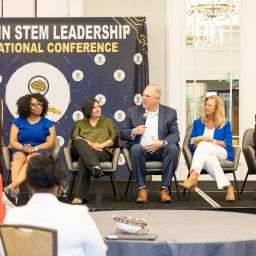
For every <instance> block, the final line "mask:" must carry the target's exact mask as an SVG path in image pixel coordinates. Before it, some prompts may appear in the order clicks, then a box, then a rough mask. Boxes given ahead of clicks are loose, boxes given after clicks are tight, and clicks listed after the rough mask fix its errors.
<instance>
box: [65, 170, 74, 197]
mask: <svg viewBox="0 0 256 256" xmlns="http://www.w3.org/2000/svg"><path fill="white" fill-rule="evenodd" d="M75 178H76V172H72V174H71V179H70V183H69V191H68V197H67V198H68V199H70V198H71V196H72V191H73V187H74V183H75Z"/></svg>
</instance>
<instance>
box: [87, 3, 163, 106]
mask: <svg viewBox="0 0 256 256" xmlns="http://www.w3.org/2000/svg"><path fill="white" fill-rule="evenodd" d="M113 16H116V17H120V16H146V18H147V20H146V23H147V32H148V43H149V44H148V47H149V79H150V82H154V83H158V84H159V85H160V86H161V88H162V90H163V95H164V94H165V0H108V1H103V0H85V17H113ZM162 101H163V103H165V101H164V97H163V99H162Z"/></svg>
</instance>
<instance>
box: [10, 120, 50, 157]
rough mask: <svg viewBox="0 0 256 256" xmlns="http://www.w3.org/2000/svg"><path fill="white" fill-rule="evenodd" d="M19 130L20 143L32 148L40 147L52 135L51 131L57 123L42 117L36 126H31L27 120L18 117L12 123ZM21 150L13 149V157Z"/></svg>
mask: <svg viewBox="0 0 256 256" xmlns="http://www.w3.org/2000/svg"><path fill="white" fill-rule="evenodd" d="M12 124H14V125H15V126H16V127H17V128H18V129H19V132H18V141H19V143H21V144H22V145H23V144H30V145H31V146H32V147H35V146H37V145H40V144H42V143H44V142H45V141H46V137H48V136H49V135H50V130H49V128H51V127H52V126H54V125H55V123H54V122H53V121H51V120H49V119H47V118H46V117H42V118H41V119H40V121H39V122H38V123H36V124H30V123H29V122H28V120H27V118H24V117H18V118H16V119H14V120H13V121H12ZM18 151H20V150H17V149H13V150H12V155H14V154H15V153H16V152H18Z"/></svg>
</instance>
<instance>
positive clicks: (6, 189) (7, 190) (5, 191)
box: [4, 187, 12, 196]
mask: <svg viewBox="0 0 256 256" xmlns="http://www.w3.org/2000/svg"><path fill="white" fill-rule="evenodd" d="M11 190H12V189H11V188H9V187H4V193H5V195H7V196H10V193H11Z"/></svg>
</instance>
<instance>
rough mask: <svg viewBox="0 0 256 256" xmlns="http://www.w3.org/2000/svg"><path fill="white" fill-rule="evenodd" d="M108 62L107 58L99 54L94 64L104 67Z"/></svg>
mask: <svg viewBox="0 0 256 256" xmlns="http://www.w3.org/2000/svg"><path fill="white" fill-rule="evenodd" d="M105 61H106V58H105V56H104V55H103V54H101V53H99V54H97V55H96V56H95V57H94V62H95V63H96V64H97V65H103V64H104V63H105Z"/></svg>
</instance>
